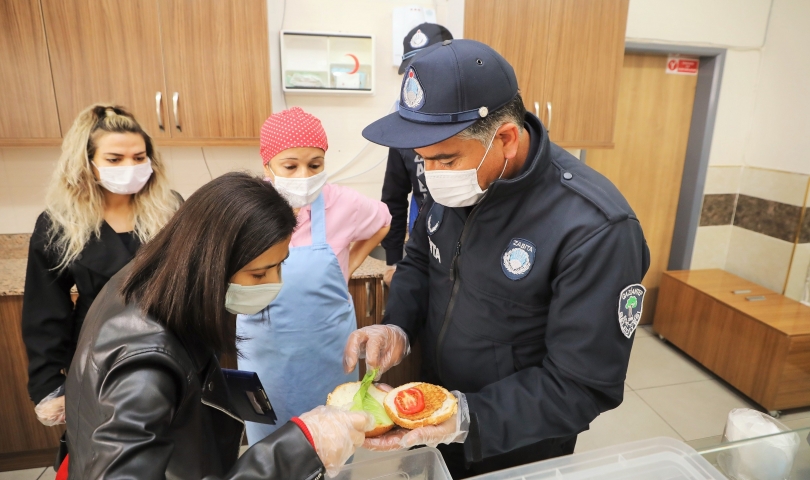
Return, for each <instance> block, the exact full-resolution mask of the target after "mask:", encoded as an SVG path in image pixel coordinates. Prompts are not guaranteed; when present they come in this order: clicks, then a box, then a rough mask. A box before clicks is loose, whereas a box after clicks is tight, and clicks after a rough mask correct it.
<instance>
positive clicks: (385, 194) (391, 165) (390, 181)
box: [381, 148, 411, 265]
mask: <svg viewBox="0 0 810 480" xmlns="http://www.w3.org/2000/svg"><path fill="white" fill-rule="evenodd" d="M410 193H411V178H410V175H409V174H408V169H407V168H406V167H405V160H404V159H403V158H402V154H401V152H400V151H399V150H397V149H395V148H389V149H388V165H387V166H386V168H385V179H384V180H383V188H382V197H381V200H382V201H383V203H385V204H386V205H388V212H389V213H391V229H390V230H389V231H388V235H386V236H385V238H384V239H383V241H382V247H383V248H384V249H385V260H386V263H387V264H388V265H394V264H396V263H397V262H399V261H400V260H402V246H403V245H404V244H405V233H406V232H407V229H408V195H409V194H410Z"/></svg>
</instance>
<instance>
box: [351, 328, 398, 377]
mask: <svg viewBox="0 0 810 480" xmlns="http://www.w3.org/2000/svg"><path fill="white" fill-rule="evenodd" d="M409 353H411V346H410V343H409V342H408V335H407V334H406V333H405V331H404V330H403V329H401V328H399V327H397V326H395V325H371V326H368V327H363V328H361V329H360V330H355V331H354V332H352V334H351V335H349V340H348V341H347V342H346V348H345V349H344V350H343V370H344V371H345V372H346V373H349V372H351V371H353V370H354V367H356V366H357V361H358V359H361V358H365V359H366V366H367V368H378V369H379V373H378V374H377V379H379V376H380V375H382V374H383V373H385V372H386V371H388V370H390V369H391V368H392V367H395V366H396V365H398V364H399V362H401V361H402V359H403V358H405V356H406V355H408V354H409ZM375 380H376V379H375Z"/></svg>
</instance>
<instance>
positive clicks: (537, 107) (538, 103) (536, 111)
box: [534, 102, 540, 118]
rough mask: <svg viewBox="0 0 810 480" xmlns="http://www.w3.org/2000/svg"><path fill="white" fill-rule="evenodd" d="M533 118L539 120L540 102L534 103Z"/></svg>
mask: <svg viewBox="0 0 810 480" xmlns="http://www.w3.org/2000/svg"><path fill="white" fill-rule="evenodd" d="M534 116H535V117H537V118H540V102H534Z"/></svg>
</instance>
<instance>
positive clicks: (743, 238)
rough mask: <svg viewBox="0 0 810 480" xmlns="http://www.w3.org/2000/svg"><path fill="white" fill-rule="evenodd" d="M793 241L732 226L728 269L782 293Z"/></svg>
mask: <svg viewBox="0 0 810 480" xmlns="http://www.w3.org/2000/svg"><path fill="white" fill-rule="evenodd" d="M792 252H793V242H786V241H784V240H779V239H778V238H773V237H769V236H767V235H763V234H761V233H756V232H752V231H750V230H746V229H744V228H740V227H736V226H735V227H732V230H731V239H730V241H729V248H728V256H727V257H726V267H725V270H726V271H728V272H731V273H733V274H735V275H739V276H741V277H743V278H745V279H746V280H750V281H752V282H754V283H757V284H759V285H762V286H763V287H765V288H769V289H771V290H773V291H775V292H777V293H782V289H783V288H784V286H785V279H786V278H787V273H788V268H789V266H790V257H791V253H792Z"/></svg>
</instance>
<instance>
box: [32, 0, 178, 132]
mask: <svg viewBox="0 0 810 480" xmlns="http://www.w3.org/2000/svg"><path fill="white" fill-rule="evenodd" d="M42 12H43V14H44V17H45V31H46V34H47V38H48V50H49V52H50V56H51V67H52V68H53V82H54V88H55V90H56V102H57V104H58V105H59V119H60V122H61V124H62V128H63V130H64V131H65V132H67V130H68V129H69V128H70V126H71V125H72V124H73V120H74V119H75V118H76V115H77V114H78V113H79V112H81V111H82V110H84V109H85V108H86V107H88V106H89V105H91V104H93V103H97V102H112V103H116V104H119V105H122V106H124V107H125V108H127V109H128V110H129V111H131V112H132V113H133V114H134V115H135V118H136V119H137V120H138V122H139V123H140V124H141V125H142V126H143V128H144V129H145V130H146V131H147V132H148V133H149V134H150V135H152V136H153V137H168V136H169V135H170V134H169V130H168V129H164V130H161V129H160V126H159V121H160V119H161V118H160V117H162V120H163V122H164V125H167V120H168V119H167V117H166V115H167V113H168V110H167V108H166V105H167V103H166V100H167V99H166V95H165V92H166V89H165V87H164V81H163V58H162V56H161V48H160V25H159V24H158V9H157V4H156V3H155V0H42ZM159 94H160V95H162V98H161V100H162V104H160V105H159V104H158V102H157V100H156V96H157V95H159Z"/></svg>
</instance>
